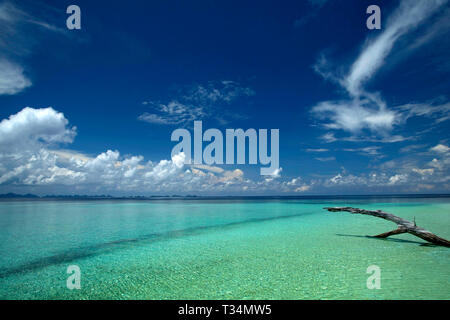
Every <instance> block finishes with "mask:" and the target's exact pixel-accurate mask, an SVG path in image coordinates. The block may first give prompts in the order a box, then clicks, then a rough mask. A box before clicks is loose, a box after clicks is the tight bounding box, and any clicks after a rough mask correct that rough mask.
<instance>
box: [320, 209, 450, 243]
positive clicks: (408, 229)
mask: <svg viewBox="0 0 450 320" xmlns="http://www.w3.org/2000/svg"><path fill="white" fill-rule="evenodd" d="M324 209H326V210H328V211H330V212H339V211H346V212H350V213H353V214H364V215H369V216H374V217H378V218H382V219H385V220H389V221H392V222H394V223H396V224H397V226H398V228H397V229H395V230H392V231H389V232H385V233H382V234H379V235H376V236H375V237H377V238H387V237H389V236H392V235H395V234H401V233H410V234H412V235H415V236H416V237H419V238H421V239H423V240H425V241H428V242H430V243H433V244H436V245H439V246H444V247H450V241H448V240H446V239H444V238H441V237H438V236H437V235H435V234H434V233H431V232H430V231H428V230H426V229H423V228H420V227H418V226H416V222H415V219H414V222H411V221H408V220H405V219H402V218H400V217H397V216H395V215H393V214H391V213H387V212H383V211H381V210H376V211H372V210H364V209H358V208H352V207H329V208H324Z"/></svg>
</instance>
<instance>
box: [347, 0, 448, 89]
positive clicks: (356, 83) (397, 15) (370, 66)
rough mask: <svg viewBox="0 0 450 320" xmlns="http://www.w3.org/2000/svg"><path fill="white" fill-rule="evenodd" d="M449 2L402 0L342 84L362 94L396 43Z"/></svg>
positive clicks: (365, 48)
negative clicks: (364, 85)
mask: <svg viewBox="0 0 450 320" xmlns="http://www.w3.org/2000/svg"><path fill="white" fill-rule="evenodd" d="M446 2H447V1H446V0H415V1H408V0H403V1H402V2H401V3H400V6H399V7H398V8H397V10H396V11H395V12H394V13H393V14H392V15H391V16H390V18H389V20H388V21H387V23H386V28H384V29H383V32H382V33H381V34H380V36H378V37H377V38H375V40H374V41H371V42H369V43H368V44H367V45H366V46H365V47H364V49H363V51H362V52H361V54H360V55H359V57H358V59H357V60H356V61H355V62H354V63H353V65H352V67H351V70H350V73H349V74H348V75H347V77H346V78H345V79H344V80H343V83H342V84H343V85H344V87H345V88H346V89H347V90H348V92H349V93H350V94H351V95H352V96H360V95H361V94H363V92H362V91H363V88H362V85H363V83H364V82H365V81H367V80H369V79H370V78H371V77H372V76H373V75H374V74H375V72H376V71H378V69H379V68H380V67H381V66H382V65H383V63H384V62H385V59H386V57H387V56H388V54H389V53H390V51H391V50H392V48H393V46H394V44H395V43H396V41H397V40H398V39H399V38H400V37H401V36H403V35H405V34H407V33H408V32H410V31H411V30H413V29H414V28H416V27H417V26H418V25H419V24H420V23H422V22H423V21H424V20H426V19H427V18H428V17H430V16H431V15H432V14H433V13H434V12H436V11H437V10H438V9H439V8H440V7H441V6H442V5H443V4H444V3H446Z"/></svg>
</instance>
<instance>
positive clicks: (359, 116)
mask: <svg viewBox="0 0 450 320" xmlns="http://www.w3.org/2000/svg"><path fill="white" fill-rule="evenodd" d="M445 3H447V0H417V1H407V0H403V1H401V3H400V5H399V7H398V8H397V9H396V10H395V11H394V12H393V13H392V14H391V15H390V17H389V18H388V20H387V23H386V27H385V28H384V30H383V31H382V33H381V34H380V35H378V36H377V37H375V38H374V39H372V40H368V41H367V42H366V44H365V45H364V47H363V49H362V51H361V53H360V54H359V56H358V57H357V58H356V60H355V61H354V62H353V63H352V64H351V66H350V68H349V70H348V72H347V73H346V74H344V75H343V76H342V75H339V74H336V73H335V72H333V71H332V70H330V63H329V62H328V60H327V59H326V58H325V57H324V56H323V55H321V56H320V57H319V60H318V62H317V64H316V65H315V66H314V69H315V70H316V72H317V73H319V74H320V75H321V76H322V77H324V78H325V79H328V80H331V81H333V82H335V83H337V84H338V85H339V86H340V87H342V88H343V89H345V91H346V93H347V94H348V96H349V99H344V100H336V101H322V102H319V103H318V104H317V105H315V106H314V107H313V108H312V114H313V115H314V117H316V118H317V119H318V120H320V121H324V123H323V126H324V127H325V128H327V129H329V130H334V131H336V130H340V131H344V132H347V133H350V134H351V136H352V137H357V136H364V135H367V133H370V134H371V135H372V136H373V135H375V136H378V137H381V138H380V139H381V140H384V141H385V142H396V141H403V140H406V139H407V138H404V137H402V136H399V135H397V136H396V137H395V139H391V132H392V130H393V129H394V128H395V127H396V126H398V125H400V124H402V123H404V122H405V121H406V120H407V119H408V117H410V116H412V115H416V116H419V115H421V116H424V115H430V114H431V113H433V114H435V113H437V112H438V111H441V110H444V109H446V108H447V106H446V104H444V105H442V106H439V107H434V108H433V107H430V106H428V108H427V109H428V110H429V111H428V113H426V112H419V111H418V109H417V108H414V106H413V105H408V106H407V105H405V106H403V107H391V108H389V107H388V106H387V105H386V103H385V101H384V100H383V98H382V97H381V95H380V94H379V93H373V92H368V91H367V90H366V89H365V84H366V83H368V82H369V81H370V80H372V79H373V77H374V76H375V74H376V73H377V72H378V71H379V70H380V68H381V67H382V66H383V65H384V64H385V63H386V60H387V57H388V56H389V54H390V53H391V51H392V49H393V47H394V45H395V44H396V43H397V42H398V40H399V39H400V38H401V37H403V36H405V35H407V34H408V33H410V32H412V31H413V30H415V29H416V28H417V27H418V26H419V25H421V24H423V23H424V22H425V21H426V20H427V19H429V18H430V17H431V16H433V14H435V13H437V12H438V11H439V9H440V8H442V6H443V5H444V4H445ZM442 119H443V120H444V118H442ZM324 138H325V140H326V141H327V142H333V141H336V140H338V139H337V138H336V137H335V136H334V134H333V133H328V135H327V136H324ZM327 138H328V139H327ZM371 139H372V140H373V138H371Z"/></svg>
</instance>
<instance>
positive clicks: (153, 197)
mask: <svg viewBox="0 0 450 320" xmlns="http://www.w3.org/2000/svg"><path fill="white" fill-rule="evenodd" d="M448 197H450V194H372V195H302V196H299V195H254V196H233V195H231V196H205V195H203V196H199V195H189V194H188V195H177V194H174V195H151V196H112V195H104V194H102V195H77V194H76V195H54V194H50V195H41V196H40V195H36V194H31V193H27V194H18V193H12V192H9V193H5V194H0V201H1V200H220V199H236V200H239V199H241V200H244V199H261V200H265V199H266V200H270V199H358V198H360V199H367V198H374V199H376V198H448Z"/></svg>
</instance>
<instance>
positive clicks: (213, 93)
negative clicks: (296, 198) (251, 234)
mask: <svg viewBox="0 0 450 320" xmlns="http://www.w3.org/2000/svg"><path fill="white" fill-rule="evenodd" d="M447 4H448V1H446V0H417V1H408V0H403V1H401V2H400V4H399V5H398V7H396V8H395V9H394V10H393V11H392V12H391V13H389V14H388V15H387V18H386V20H383V21H386V22H385V23H384V24H383V28H382V30H381V32H379V33H377V34H376V35H375V36H372V34H371V35H370V36H368V37H367V38H366V39H365V40H364V41H363V42H362V46H361V49H360V52H359V53H358V54H357V55H356V56H355V58H354V60H353V61H351V62H350V63H347V64H346V67H345V68H344V71H343V68H342V67H340V68H339V69H338V68H333V65H336V64H337V63H335V62H333V59H332V58H330V57H329V55H324V54H321V53H320V51H316V52H315V53H314V54H315V56H316V58H317V60H316V63H315V64H314V65H313V66H312V67H313V70H314V73H313V74H312V77H315V78H320V77H321V78H322V79H321V81H322V82H329V83H331V84H332V85H334V86H336V89H338V90H340V91H339V92H338V94H339V95H340V96H341V98H338V99H333V100H329V99H324V100H322V99H320V97H319V98H316V100H315V101H316V102H315V103H314V104H311V105H310V106H309V107H308V108H307V109H306V110H305V111H304V115H305V116H304V118H305V119H310V120H312V121H310V122H309V124H307V125H305V126H304V128H306V127H307V126H310V127H313V128H315V129H314V130H315V131H314V133H317V132H319V135H318V136H316V137H314V139H315V141H316V143H315V144H314V145H312V144H310V145H309V146H308V147H306V148H304V149H303V154H302V156H306V157H308V159H310V160H311V161H316V162H317V163H318V164H317V166H318V167H316V168H313V167H312V166H311V169H310V170H311V172H308V174H305V173H304V172H302V173H300V171H301V170H300V169H301V167H302V164H301V162H300V161H299V160H298V157H299V156H298V154H296V153H295V152H292V153H291V151H290V150H287V151H285V156H286V158H284V160H285V161H284V163H285V164H283V158H281V166H282V167H283V169H281V168H280V170H278V171H277V172H274V174H273V175H272V176H268V177H267V176H258V175H254V174H253V175H252V174H251V170H252V168H251V167H250V166H226V165H221V166H208V165H194V164H184V160H185V155H184V154H183V153H180V154H178V155H175V156H174V157H173V158H172V159H169V157H166V159H164V158H163V159H162V160H157V161H151V160H146V158H149V154H148V153H147V155H146V156H144V155H143V154H141V153H138V154H130V153H129V152H123V151H122V152H121V151H119V150H118V149H114V148H113V149H111V148H108V147H104V146H102V145H99V146H97V148H96V149H100V150H102V151H101V152H99V153H93V152H83V151H80V149H79V148H80V146H79V145H77V148H71V145H73V144H74V143H75V139H76V138H79V137H80V135H83V134H84V133H83V132H82V131H79V129H78V128H77V126H78V124H77V123H75V125H77V126H74V125H72V124H71V121H70V119H68V118H67V117H66V116H65V114H66V112H65V111H66V110H64V113H63V112H61V111H60V110H59V108H52V107H44V108H38V107H33V104H26V105H30V106H29V107H16V109H14V112H10V113H9V114H8V115H6V116H4V117H3V120H2V121H1V122H0V192H2V193H6V192H17V193H28V192H32V193H37V194H55V193H58V194H113V195H136V194H138V195H153V194H155V195H158V194H205V195H224V194H229V195H242V194H244V195H260V194H266V195H267V194H275V195H282V194H286V195H287V194H289V195H294V194H341V193H397V192H398V193H427V192H448V191H450V147H449V144H450V141H449V139H448V132H449V130H448V120H450V116H449V114H450V102H449V101H448V99H447V97H446V96H445V94H446V93H448V92H442V94H441V95H440V96H435V95H433V96H429V97H425V100H424V101H422V102H418V101H417V100H412V99H411V100H404V99H402V101H401V102H400V103H392V102H388V101H389V100H391V99H389V98H386V95H385V93H383V91H384V90H382V89H381V91H376V90H378V89H373V88H377V86H376V85H374V84H376V77H377V74H378V73H380V72H381V71H383V69H384V68H388V67H390V62H391V59H393V56H394V54H393V53H394V52H395V53H396V54H397V56H396V58H397V60H398V59H399V56H400V57H407V56H408V55H410V54H412V52H420V51H421V50H429V49H427V47H428V46H429V45H430V44H433V43H436V41H441V42H445V40H442V39H443V38H446V36H447V35H448V33H449V32H448V31H449V30H450V15H449V12H450V10H449V8H448V7H447ZM310 5H311V6H312V7H313V8H314V10H317V11H314V12H316V13H315V14H317V15H320V14H322V12H323V11H326V8H327V6H330V5H331V4H330V3H329V2H327V1H322V0H321V1H310ZM313 19H314V18H310V17H308V21H309V20H313ZM304 23H305V24H307V23H310V22H304ZM0 25H2V27H3V28H2V31H0V52H1V54H0V104H3V103H2V102H1V101H2V100H1V99H6V98H8V99H9V100H7V101H8V104H11V103H14V101H15V100H14V98H15V97H17V98H18V99H20V97H21V96H25V97H26V94H27V91H28V90H30V91H31V90H32V88H33V86H38V85H39V81H38V80H39V78H37V79H35V80H32V79H31V78H30V77H29V76H28V75H27V73H26V72H25V71H24V70H27V69H29V68H33V66H34V64H33V63H32V62H29V61H31V60H32V59H31V57H32V56H33V54H32V51H33V49H32V48H31V46H29V45H28V44H27V41H26V36H25V35H24V30H25V29H27V28H30V27H34V28H38V29H39V32H40V34H41V35H42V34H45V33H51V34H53V35H54V34H57V35H58V36H60V37H64V38H67V35H65V34H64V33H65V32H66V31H64V30H62V29H60V27H59V26H58V25H57V24H56V23H55V21H54V20H52V19H51V21H46V20H45V19H44V18H42V17H38V16H35V15H34V14H33V15H32V14H29V13H26V10H25V8H19V6H18V5H17V4H15V3H13V2H9V1H5V2H2V3H0ZM436 26H439V28H438V27H436ZM405 39H409V40H410V41H405ZM11 41H14V48H12V47H10V46H8V44H9V43H11ZM446 43H448V42H446ZM354 45H355V46H357V45H361V43H360V42H358V43H355V44H354ZM444 45H445V43H444ZM38 46H39V44H33V48H34V47H38ZM449 48H450V47H449ZM322 49H326V47H325V48H322ZM322 52H323V51H322ZM351 55H352V54H350V55H349V56H351ZM447 58H448V56H447ZM400 60H401V59H400ZM19 61H20V62H19ZM23 61H25V62H27V61H28V62H27V64H25V63H24V62H23ZM396 63H399V62H396ZM448 71H450V68H448V70H447V73H446V76H447V75H448ZM299 72H301V71H299ZM431 72H433V71H431ZM318 75H319V76H320V77H318ZM205 79H207V80H204V79H203V80H197V81H193V82H191V84H189V85H185V86H183V87H178V90H177V91H176V93H174V94H171V95H170V96H161V97H157V98H151V99H148V98H145V97H144V98H142V100H141V101H140V103H139V106H138V107H136V109H135V110H133V112H135V114H134V115H133V119H132V120H130V121H134V123H132V124H130V127H132V126H135V125H136V123H138V124H140V125H145V126H147V127H146V128H151V130H155V132H158V134H159V132H160V131H158V130H164V128H166V127H168V128H176V127H184V126H185V127H189V126H190V125H192V123H193V121H194V120H208V121H214V122H215V123H218V124H221V125H228V124H236V123H237V124H240V125H248V127H251V126H253V125H255V122H252V121H253V120H252V117H256V116H258V113H261V114H264V113H267V114H268V116H267V117H266V118H264V119H262V120H261V119H259V120H261V121H260V122H263V123H271V122H270V121H271V119H272V115H271V114H270V112H272V113H274V112H278V111H279V110H273V109H264V108H261V109H260V110H258V109H256V110H257V112H256V114H255V112H253V113H252V112H249V111H244V110H243V108H242V106H243V105H250V104H252V103H254V102H253V100H257V99H258V96H260V95H264V94H267V93H266V92H264V91H262V90H258V89H254V88H253V87H252V85H250V84H248V83H251V81H247V80H245V81H241V80H217V78H216V79H211V78H208V77H205ZM444 79H447V81H448V76H447V78H445V77H444ZM243 83H245V85H244V84H243ZM271 94H273V95H276V93H271ZM262 99H263V100H265V99H270V95H269V96H265V97H263V98H262ZM406 99H407V98H406ZM4 101H6V100H4ZM19 101H22V100H19ZM25 101H27V100H25ZM391 101H392V100H391ZM259 103H260V104H261V105H262V102H259ZM47 105H48V104H47ZM22 106H23V105H22ZM11 110H12V109H11ZM253 110H255V109H253ZM70 111H71V112H69V113H70V114H73V113H74V112H76V110H75V109H71V110H70ZM280 113H281V114H283V112H282V111H281V112H280ZM273 118H276V117H275V116H273ZM291 118H292V116H291V115H290V114H286V117H285V118H284V119H285V121H290V120H291ZM311 118H312V119H311ZM282 119H283V118H282ZM105 121H108V118H107V117H106V118H105ZM123 121H128V120H125V119H124V120H123ZM256 123H258V122H256ZM411 123H414V126H415V127H417V130H414V131H411V130H410V129H408V125H410V124H411ZM83 124H84V123H81V124H80V125H83ZM99 125H101V124H99ZM421 126H422V127H421ZM299 127H300V126H299ZM244 129H245V128H244ZM130 130H131V129H130ZM305 130H307V129H305ZM161 132H162V133H161V135H162V136H164V135H166V133H165V132H164V131H161ZM280 132H281V140H280V145H283V129H280ZM290 132H292V130H291V131H290ZM311 132H313V131H311ZM303 133H304V132H302V130H300V129H297V132H295V133H294V135H295V137H294V139H297V140H301V139H302V134H303ZM291 134H292V133H291ZM426 135H428V136H429V138H427V139H426V141H422V140H424V139H423V138H422V137H425V136H426ZM103 138H104V137H102V139H103ZM90 139H91V140H94V141H95V140H96V136H91V137H90ZM129 139H134V138H133V137H129ZM103 140H104V139H103ZM147 142H148V141H147ZM399 143H403V144H402V147H401V148H400V147H397V145H398V144H399ZM167 144H170V141H169V138H168V137H167ZM392 146H393V147H392ZM122 147H126V145H123V146H122ZM152 148H154V149H155V151H156V149H160V150H162V149H164V148H162V147H161V146H158V145H157V144H156V143H155V144H154V145H153V146H152ZM298 149H299V150H300V149H301V148H300V146H299V147H298ZM392 149H393V150H395V151H392ZM142 153H145V152H144V151H142ZM168 154H169V153H168ZM150 156H151V154H150ZM349 156H350V157H351V158H354V157H361V158H360V159H362V160H359V164H361V163H364V164H365V163H368V165H367V166H365V167H364V168H363V169H362V170H359V172H356V171H355V172H353V171H349V169H348V167H353V165H352V163H353V162H348V163H347V162H345V159H347V158H348V157H349ZM341 159H344V160H341ZM368 159H370V162H369V160H368ZM349 161H350V160H349ZM351 161H356V160H353V159H352V160H351ZM296 162H300V164H295V163H296ZM337 162H340V163H339V164H337ZM346 167H347V168H346ZM314 170H315V171H314Z"/></svg>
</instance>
